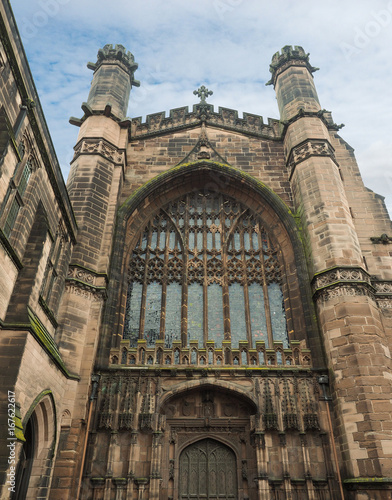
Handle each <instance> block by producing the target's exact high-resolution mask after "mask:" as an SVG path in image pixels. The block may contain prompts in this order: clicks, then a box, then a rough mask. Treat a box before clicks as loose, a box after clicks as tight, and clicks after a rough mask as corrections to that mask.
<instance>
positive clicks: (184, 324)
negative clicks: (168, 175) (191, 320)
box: [181, 195, 189, 347]
mask: <svg viewBox="0 0 392 500" xmlns="http://www.w3.org/2000/svg"><path fill="white" fill-rule="evenodd" d="M183 265H184V269H183V273H182V304H181V341H182V346H183V347H186V346H187V345H188V265H189V195H187V196H186V210H185V213H184V248H183Z"/></svg>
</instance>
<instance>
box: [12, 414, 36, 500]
mask: <svg viewBox="0 0 392 500" xmlns="http://www.w3.org/2000/svg"><path fill="white" fill-rule="evenodd" d="M36 426H37V423H36V417H35V415H34V413H33V414H32V415H31V417H30V419H29V421H28V422H27V425H26V430H25V439H26V441H25V442H24V443H23V448H22V451H21V456H20V460H19V464H18V468H17V471H16V481H15V484H16V489H15V493H14V494H13V495H12V500H24V499H25V498H26V495H27V490H28V487H29V482H30V476H31V469H32V466H33V460H34V454H35V447H36Z"/></svg>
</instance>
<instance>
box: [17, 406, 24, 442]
mask: <svg viewBox="0 0 392 500" xmlns="http://www.w3.org/2000/svg"><path fill="white" fill-rule="evenodd" d="M14 424H15V430H14V433H15V437H16V439H17V440H18V441H20V442H22V443H24V442H25V441H26V439H25V437H24V433H23V424H22V416H21V414H20V406H19V404H15V414H14Z"/></svg>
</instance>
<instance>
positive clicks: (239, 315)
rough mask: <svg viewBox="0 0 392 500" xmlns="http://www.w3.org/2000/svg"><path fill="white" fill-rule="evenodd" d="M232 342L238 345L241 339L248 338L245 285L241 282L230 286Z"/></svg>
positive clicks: (234, 345) (233, 344)
mask: <svg viewBox="0 0 392 500" xmlns="http://www.w3.org/2000/svg"><path fill="white" fill-rule="evenodd" d="M229 299H230V330H231V344H232V346H233V347H238V343H239V341H240V340H247V334H246V320H245V299H244V287H243V286H241V285H240V284H239V283H233V284H231V285H230V286H229Z"/></svg>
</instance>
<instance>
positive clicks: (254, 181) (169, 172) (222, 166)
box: [120, 160, 294, 217]
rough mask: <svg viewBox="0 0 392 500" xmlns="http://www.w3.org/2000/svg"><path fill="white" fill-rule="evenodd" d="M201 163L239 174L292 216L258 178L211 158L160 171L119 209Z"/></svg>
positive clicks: (235, 174) (278, 198) (201, 164)
mask: <svg viewBox="0 0 392 500" xmlns="http://www.w3.org/2000/svg"><path fill="white" fill-rule="evenodd" d="M203 165H206V166H208V165H210V166H211V167H215V168H216V169H217V170H221V171H223V172H225V173H229V174H234V177H238V176H240V177H242V178H243V179H245V180H247V181H248V182H250V183H251V184H253V185H254V187H255V188H259V189H260V190H261V191H267V192H268V193H269V194H270V195H271V196H272V198H273V199H274V200H275V201H276V202H277V203H278V204H280V205H281V206H282V207H281V208H283V207H284V210H285V212H287V213H288V214H289V215H290V216H291V217H294V215H293V213H292V211H291V209H290V207H289V206H288V205H287V204H286V203H285V202H284V201H283V200H282V199H281V198H280V196H278V195H277V194H276V193H275V191H273V190H272V189H271V188H270V187H268V186H267V185H266V184H264V183H263V182H261V181H260V180H258V179H255V178H254V177H252V176H251V175H250V174H248V173H246V172H244V171H242V170H240V169H238V168H235V167H233V166H232V165H228V164H224V163H219V162H216V161H213V160H198V161H194V162H189V163H181V164H179V165H176V166H174V167H171V168H169V169H168V170H166V171H165V172H162V173H160V174H158V175H157V176H156V177H154V178H153V179H150V180H149V181H147V182H146V183H144V184H143V185H142V186H140V187H138V188H137V189H136V190H135V191H134V192H133V193H132V194H131V195H130V196H129V197H128V198H127V199H126V200H125V202H124V203H123V204H122V205H121V206H120V210H122V209H123V208H125V207H126V206H127V205H129V204H130V203H131V201H132V200H134V199H136V197H137V196H139V195H140V193H142V192H143V191H146V192H147V190H149V189H152V188H153V187H154V186H155V184H159V183H160V182H161V181H162V180H163V179H165V177H171V176H172V175H173V173H175V172H179V171H180V170H183V171H184V173H186V170H187V169H188V168H189V167H197V166H203Z"/></svg>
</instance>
